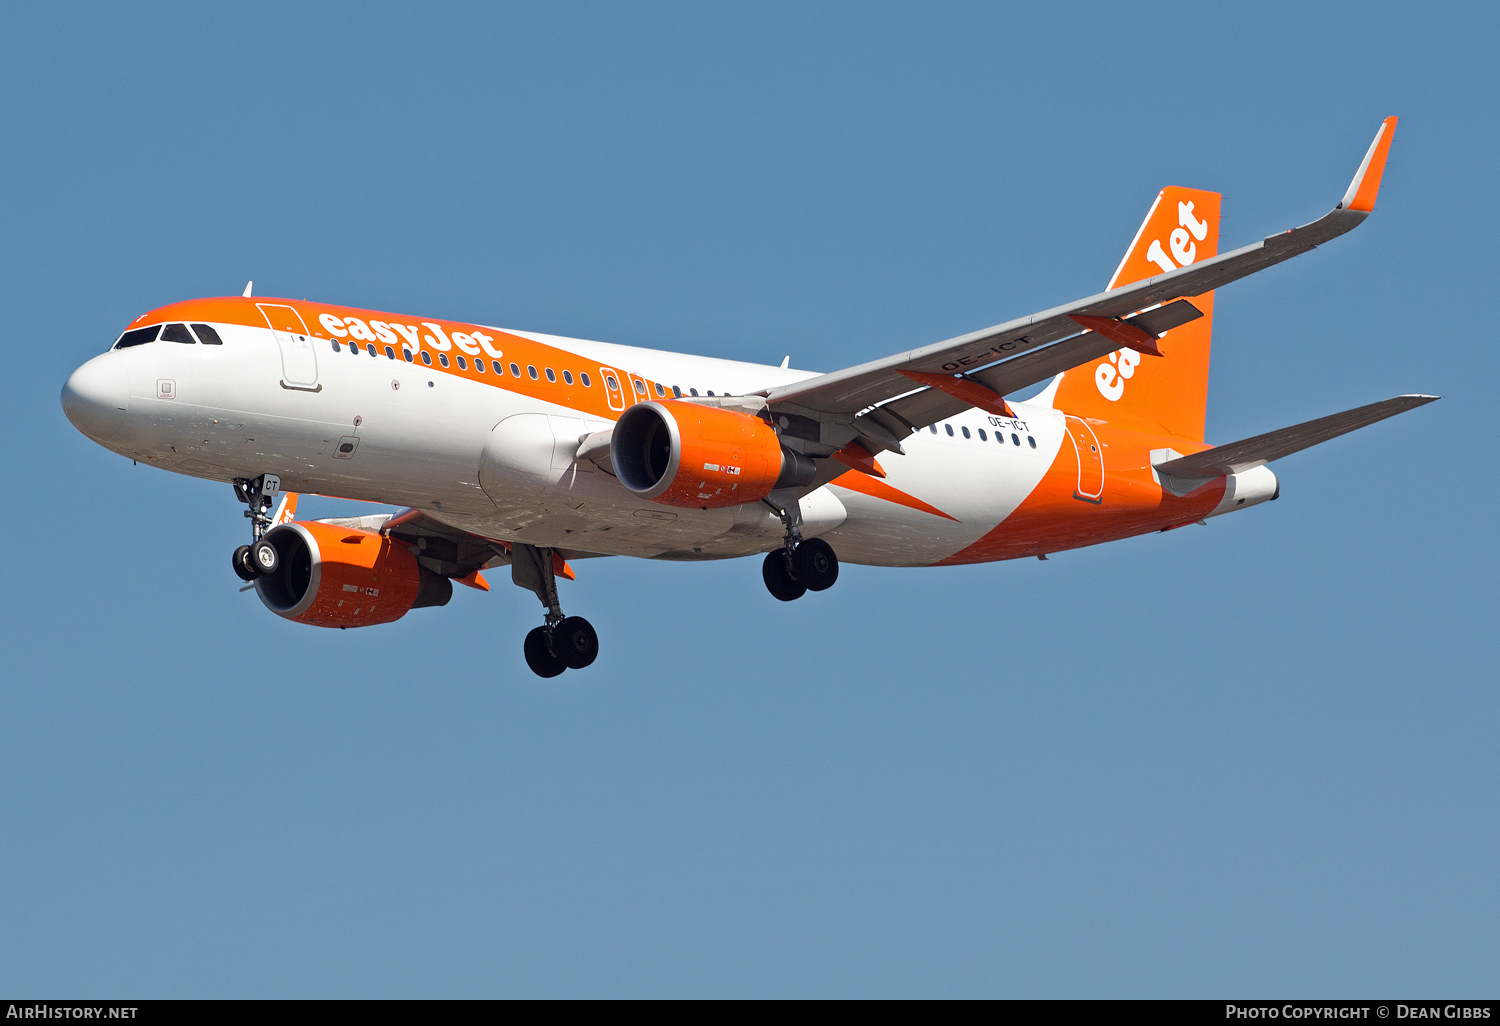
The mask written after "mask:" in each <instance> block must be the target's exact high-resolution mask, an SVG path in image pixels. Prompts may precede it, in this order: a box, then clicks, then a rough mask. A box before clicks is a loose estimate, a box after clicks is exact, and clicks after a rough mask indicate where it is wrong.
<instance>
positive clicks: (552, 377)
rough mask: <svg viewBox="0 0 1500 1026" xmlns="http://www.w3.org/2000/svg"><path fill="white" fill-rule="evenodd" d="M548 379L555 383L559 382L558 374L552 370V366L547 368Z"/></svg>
mask: <svg viewBox="0 0 1500 1026" xmlns="http://www.w3.org/2000/svg"><path fill="white" fill-rule="evenodd" d="M547 380H548V381H550V382H552V383H553V384H554V385H555V384H557V374H556V373H555V372H554V371H553V370H552V368H551V367H548V368H547Z"/></svg>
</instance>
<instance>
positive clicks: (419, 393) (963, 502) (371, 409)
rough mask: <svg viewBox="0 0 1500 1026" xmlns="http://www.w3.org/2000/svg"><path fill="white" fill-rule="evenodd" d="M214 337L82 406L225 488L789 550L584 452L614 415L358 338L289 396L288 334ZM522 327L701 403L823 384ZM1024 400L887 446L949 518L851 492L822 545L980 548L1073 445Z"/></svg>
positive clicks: (95, 374) (594, 548) (901, 479)
mask: <svg viewBox="0 0 1500 1026" xmlns="http://www.w3.org/2000/svg"><path fill="white" fill-rule="evenodd" d="M216 328H217V331H218V332H219V334H220V336H221V337H222V339H223V345H220V346H210V345H182V344H176V343H172V342H165V341H158V342H153V343H150V344H147V345H140V346H136V347H134V348H128V349H119V350H112V351H110V352H107V353H105V354H103V355H101V356H99V357H96V358H95V359H94V360H92V361H90V362H89V363H88V364H86V365H85V366H84V367H83V368H80V370H79V372H78V373H77V374H75V376H74V379H73V380H72V381H70V385H69V388H70V389H73V392H74V399H73V400H72V401H73V403H74V407H70V410H69V415H70V416H71V417H73V418H74V420H75V423H78V425H79V426H80V428H81V429H83V430H84V431H85V433H87V434H88V435H89V436H90V437H92V438H94V439H95V440H96V441H98V442H99V443H100V444H102V445H105V446H106V447H108V448H110V449H112V450H113V451H115V452H117V453H120V454H121V455H124V456H127V457H130V458H131V459H135V460H139V461H141V462H145V463H149V464H152V465H154V466H158V467H161V468H163V469H167V470H172V471H175V472H177V473H182V474H189V475H193V476H197V477H203V478H208V479H212V480H218V481H229V480H232V479H235V478H242V477H254V476H256V475H259V474H263V473H271V474H276V475H279V476H280V478H281V480H282V487H283V488H284V489H286V490H292V491H301V492H307V493H313V494H322V495H330V496H339V497H344V498H350V499H359V500H365V501H369V502H377V503H385V504H392V505H402V506H411V507H415V508H418V509H421V510H423V511H425V512H427V513H428V514H430V515H431V516H433V517H435V518H437V519H439V520H441V521H444V522H446V523H448V524H451V525H452V526H454V527H456V528H459V529H461V530H464V531H467V532H470V533H472V534H476V535H479V536H482V537H486V538H491V539H495V540H504V541H521V542H527V543H530V544H534V545H538V546H547V547H554V548H561V549H567V550H574V551H580V552H596V553H602V554H611V555H628V556H640V557H647V558H669V559H713V558H724V557H731V556H742V555H749V554H753V553H757V552H765V551H769V550H771V549H773V548H776V547H778V546H779V545H780V544H781V542H782V537H783V528H782V525H781V522H780V520H779V519H778V517H777V516H776V515H775V514H774V513H773V512H772V510H771V509H770V508H769V507H767V506H766V505H764V504H762V503H753V504H748V505H744V506H739V507H732V508H726V509H714V510H693V509H672V508H667V507H665V506H661V505H658V504H656V503H653V502H651V501H649V500H645V499H641V498H639V497H638V496H636V495H634V494H632V493H631V492H630V491H628V490H627V489H626V488H625V487H624V486H623V485H621V484H620V482H619V481H618V480H616V478H615V477H613V476H612V475H611V474H609V473H606V472H605V471H604V470H603V469H601V468H598V467H596V466H595V465H594V464H592V463H590V462H588V461H586V460H577V459H575V458H574V455H573V454H574V453H575V452H576V450H577V448H578V444H579V441H580V439H581V438H583V437H585V436H587V435H588V434H590V433H592V432H594V431H597V430H600V429H602V428H606V427H608V426H609V424H610V420H609V419H608V418H606V417H602V416H599V415H598V414H595V413H585V412H580V411H578V410H575V409H571V408H569V407H568V406H566V405H561V404H559V403H553V402H548V401H546V400H544V399H541V398H538V397H536V396H533V395H526V394H523V393H521V392H518V391H513V390H511V389H509V388H507V387H505V386H504V383H503V382H497V381H494V380H493V379H488V380H486V379H475V378H472V377H469V378H465V377H460V376H457V375H454V374H449V373H442V372H439V371H438V369H437V368H436V367H428V366H423V365H422V364H421V363H420V362H407V361H405V360H403V359H401V358H400V357H399V356H398V357H397V358H395V359H391V358H388V357H387V356H385V355H384V354H383V353H382V354H381V355H377V356H373V357H372V356H370V355H368V353H366V352H365V351H363V350H360V351H358V352H357V353H354V352H351V351H350V348H349V346H348V345H347V344H344V345H342V346H340V347H339V348H338V350H337V351H335V350H334V348H333V346H332V344H331V343H330V341H329V340H321V339H314V340H313V341H312V364H313V366H312V367H311V368H310V369H309V367H308V365H307V364H306V360H307V356H306V354H303V355H302V356H301V357H299V358H300V359H302V360H303V361H304V364H303V366H302V367H301V368H299V369H298V372H297V373H298V375H299V378H298V381H299V385H300V387H288V386H287V384H286V380H287V378H288V377H289V376H290V374H289V367H288V364H287V362H286V361H287V357H286V356H285V354H284V353H283V350H282V348H281V347H280V346H279V345H278V338H277V337H276V336H275V335H274V334H273V332H272V331H271V330H269V329H266V328H255V327H246V326H242V325H235V324H220V325H216ZM507 333H508V334H509V335H512V336H519V337H521V338H524V339H531V340H534V341H536V342H539V343H544V344H546V345H547V346H550V347H552V348H553V349H555V350H558V351H562V352H565V353H568V354H571V355H572V356H573V357H574V358H575V361H576V365H575V366H574V367H572V368H571V371H572V372H574V373H578V372H583V371H587V372H589V373H590V374H591V375H593V376H594V377H595V378H600V377H602V371H601V368H614V369H617V370H618V371H620V372H623V375H622V376H624V377H626V378H634V377H635V376H640V377H642V378H645V379H647V380H651V381H654V382H673V383H676V384H678V385H679V386H680V388H681V389H682V391H683V394H685V395H686V394H688V392H689V389H692V390H695V391H696V393H697V394H699V395H704V396H706V395H707V394H708V393H709V392H710V391H712V392H713V393H714V394H715V395H720V396H722V395H725V394H729V395H743V394H749V393H753V392H757V391H763V390H765V389H767V388H770V387H773V386H776V385H781V384H785V383H788V382H791V381H796V380H799V379H801V378H805V377H808V376H810V373H809V372H806V371H798V370H791V369H786V368H780V367H774V366H761V365H757V364H749V363H739V362H734V361H729V360H717V359H710V358H705V357H698V356H688V355H683V354H677V353H668V352H661V351H657V350H651V349H639V348H632V347H627V346H618V345H612V344H609V343H603V342H591V341H586V340H581V339H565V338H558V337H554V336H548V335H540V334H535V333H528V332H514V331H509V332H507ZM561 370H562V368H558V371H559V372H560V371H561ZM75 383H76V384H75ZM669 394H670V393H669ZM65 395H66V393H65ZM116 397H119V399H118V401H117V399H116ZM75 408H76V409H79V410H82V411H84V412H82V413H80V414H79V415H77V416H75V413H74V409H75ZM1015 411H1016V419H1015V421H1014V422H1010V421H1006V422H1004V423H1003V424H1002V426H1001V427H1000V428H999V429H998V430H997V424H1001V420H1000V418H995V417H992V416H990V415H988V414H985V413H982V412H981V411H979V410H970V411H968V412H967V413H965V414H962V415H960V416H958V417H955V418H953V419H952V420H950V421H947V422H944V423H941V424H939V425H936V426H935V428H934V429H928V430H923V431H919V432H918V433H916V434H915V435H912V436H911V437H909V438H907V439H906V440H904V442H903V447H904V449H905V451H906V455H904V456H902V455H896V454H894V453H891V452H885V453H881V454H880V463H881V465H882V466H883V468H884V470H885V472H886V474H887V477H886V479H885V481H884V482H883V484H884V485H886V486H889V487H890V488H892V489H895V490H897V491H898V492H899V493H903V494H906V495H909V496H920V499H921V500H922V504H924V505H928V506H930V507H934V508H936V509H937V510H940V511H941V513H942V514H946V515H945V516H944V515H937V514H935V513H933V512H929V511H928V510H927V509H923V508H917V507H916V506H914V505H911V504H905V503H903V502H900V501H892V500H891V499H890V498H888V497H877V496H875V495H872V494H868V493H867V491H866V490H863V489H861V490H856V489H853V488H849V487H844V486H841V485H840V484H837V483H835V484H830V485H827V486H824V487H822V488H818V489H816V490H815V491H814V492H812V493H811V494H810V495H808V496H806V497H804V498H803V500H802V513H803V519H804V522H805V526H804V527H803V533H804V534H806V535H808V536H823V537H825V538H826V539H827V540H828V541H829V542H830V543H831V544H833V546H834V547H835V549H836V550H837V551H838V553H839V556H840V558H841V559H843V560H846V561H848V562H854V563H867V564H879V565H890V566H914V565H928V564H932V563H934V562H938V561H940V560H943V559H945V558H947V557H949V556H951V555H953V554H954V553H956V552H958V551H960V550H962V549H964V548H965V547H966V546H968V545H970V544H972V543H973V542H975V541H977V540H978V539H979V538H981V537H982V536H984V535H985V534H986V533H987V532H990V531H992V530H993V529H994V528H995V527H996V525H998V524H999V523H1001V522H1002V521H1003V520H1004V519H1005V518H1006V517H1007V516H1008V515H1009V514H1010V513H1011V512H1012V511H1013V510H1014V509H1015V508H1016V507H1017V506H1018V505H1019V504H1020V503H1021V502H1022V500H1024V499H1025V498H1026V496H1027V495H1028V494H1030V493H1031V492H1032V490H1033V489H1034V488H1035V487H1036V485H1037V482H1038V481H1040V480H1041V478H1042V477H1043V475H1044V474H1045V473H1046V472H1047V469H1048V467H1049V466H1050V465H1051V464H1052V462H1053V460H1054V459H1055V457H1056V456H1057V453H1058V449H1059V447H1060V446H1061V445H1063V444H1064V443H1065V440H1066V438H1067V435H1066V432H1065V430H1064V427H1063V424H1062V419H1061V415H1060V414H1058V413H1057V412H1055V411H1054V410H1052V409H1051V408H1050V406H1049V405H1047V404H1046V399H1045V396H1044V397H1043V399H1042V401H1041V402H1040V403H1038V404H1035V405H1029V404H1026V403H1018V404H1015ZM950 429H951V433H950ZM965 429H967V432H968V437H965V435H964V431H965ZM981 430H983V431H984V433H985V440H983V441H981V440H980V434H979V432H980V431H981ZM997 435H998V438H997ZM1017 443H1018V444H1017ZM341 450H342V451H341Z"/></svg>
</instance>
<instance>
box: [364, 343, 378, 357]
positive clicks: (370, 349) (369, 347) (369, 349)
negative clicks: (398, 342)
mask: <svg viewBox="0 0 1500 1026" xmlns="http://www.w3.org/2000/svg"><path fill="white" fill-rule="evenodd" d="M365 352H367V353H369V354H370V355H371V356H379V355H380V354H379V353H377V352H376V351H375V343H374V342H366V343H365Z"/></svg>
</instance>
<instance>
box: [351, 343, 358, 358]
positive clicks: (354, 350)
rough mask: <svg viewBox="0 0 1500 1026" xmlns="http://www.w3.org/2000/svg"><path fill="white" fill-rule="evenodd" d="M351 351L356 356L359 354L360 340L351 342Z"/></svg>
mask: <svg viewBox="0 0 1500 1026" xmlns="http://www.w3.org/2000/svg"><path fill="white" fill-rule="evenodd" d="M349 352H351V353H353V354H354V355H355V356H358V355H359V343H358V342H350V343H349Z"/></svg>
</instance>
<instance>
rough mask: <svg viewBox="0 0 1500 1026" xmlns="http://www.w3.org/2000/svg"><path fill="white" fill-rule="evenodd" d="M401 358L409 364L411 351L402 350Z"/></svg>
mask: <svg viewBox="0 0 1500 1026" xmlns="http://www.w3.org/2000/svg"><path fill="white" fill-rule="evenodd" d="M401 356H402V358H403V359H405V360H406V362H407V363H411V360H412V357H411V350H410V349H405V348H403V349H402V350H401Z"/></svg>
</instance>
